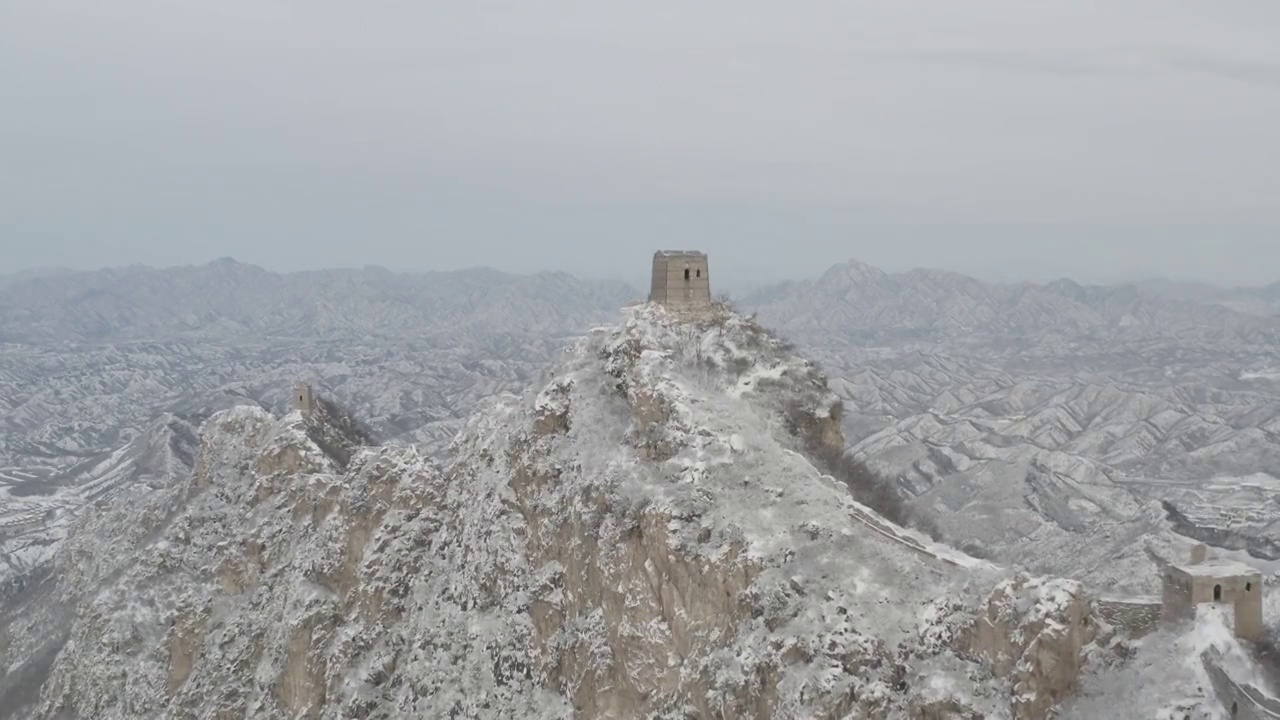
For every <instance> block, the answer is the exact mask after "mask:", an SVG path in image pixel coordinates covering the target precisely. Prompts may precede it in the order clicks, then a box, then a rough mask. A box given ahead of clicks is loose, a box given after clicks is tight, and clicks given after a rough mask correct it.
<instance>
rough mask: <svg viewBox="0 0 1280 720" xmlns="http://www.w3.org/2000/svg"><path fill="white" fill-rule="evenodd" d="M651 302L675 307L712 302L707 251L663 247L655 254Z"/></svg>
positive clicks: (706, 305)
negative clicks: (666, 248) (676, 249)
mask: <svg viewBox="0 0 1280 720" xmlns="http://www.w3.org/2000/svg"><path fill="white" fill-rule="evenodd" d="M649 302H654V303H659V304H661V305H665V306H667V307H670V308H674V309H694V308H701V307H709V306H710V305H711V276H710V272H709V271H708V268H707V256H706V254H705V253H700V252H695V251H675V250H659V251H658V252H656V253H654V254H653V277H652V282H651V283H650V286H649Z"/></svg>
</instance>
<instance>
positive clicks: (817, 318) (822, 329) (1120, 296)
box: [742, 261, 1280, 341]
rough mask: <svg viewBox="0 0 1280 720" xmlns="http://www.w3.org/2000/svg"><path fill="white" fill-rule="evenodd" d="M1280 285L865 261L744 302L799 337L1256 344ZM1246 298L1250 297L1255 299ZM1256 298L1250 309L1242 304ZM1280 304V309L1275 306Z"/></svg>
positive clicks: (1271, 319) (1268, 330)
mask: <svg viewBox="0 0 1280 720" xmlns="http://www.w3.org/2000/svg"><path fill="white" fill-rule="evenodd" d="M1276 287H1277V286H1271V287H1269V288H1262V289H1258V290H1256V291H1230V290H1222V291H1221V292H1220V293H1218V294H1215V295H1213V296H1211V297H1210V296H1203V295H1198V294H1197V293H1195V292H1191V291H1189V290H1186V291H1184V290H1182V289H1180V288H1179V287H1178V286H1174V285H1160V284H1153V285H1151V286H1150V287H1146V286H1143V285H1138V284H1123V285H1108V286H1096V285H1095V286H1086V285H1080V284H1078V283H1076V282H1074V281H1071V280H1065V279H1064V280H1057V281H1054V282H1051V283H1047V284H1033V283H1020V284H1016V285H1004V284H996V283H985V282H982V281H979V280H976V279H974V278H972V277H969V276H967V275H961V274H958V273H952V272H945V271H940V270H912V271H910V272H905V273H897V274H890V273H886V272H883V271H881V270H879V269H877V268H874V267H871V266H869V265H864V264H862V263H858V262H856V261H851V262H847V263H844V264H841V265H836V266H834V267H832V268H831V269H830V270H828V271H827V272H826V273H824V274H823V275H822V276H821V277H819V278H817V279H816V280H803V281H796V282H789V283H782V284H779V285H775V286H771V287H768V288H764V289H761V290H759V291H757V292H755V293H753V294H751V295H750V296H748V297H746V298H743V300H742V304H743V305H744V306H746V307H749V308H751V309H753V310H756V311H758V312H759V314H760V316H761V318H762V319H763V320H764V321H765V322H767V323H769V324H771V325H774V326H776V327H779V328H783V329H785V330H787V331H788V332H794V333H802V334H803V333H818V334H822V333H831V332H837V333H845V334H848V333H855V334H859V333H860V334H871V335H885V334H892V335H903V336H910V335H914V336H930V337H959V336H965V335H973V334H980V335H983V336H993V335H994V336H1009V335H1014V336H1050V335H1057V336H1065V335H1079V334H1090V335H1102V336H1111V335H1122V336H1124V337H1127V338H1130V339H1131V338H1133V337H1135V336H1149V335H1153V334H1155V335H1159V334H1170V333H1172V334H1181V333H1187V332H1190V333H1193V334H1195V335H1197V336H1201V337H1205V338H1212V337H1225V336H1229V337H1235V338H1239V339H1241V340H1245V341H1250V340H1253V339H1255V336H1256V334H1258V333H1263V334H1265V335H1266V337H1267V338H1275V337H1280V317H1277V315H1278V314H1280V293H1277V292H1275V289H1276ZM1246 293H1247V294H1246ZM1245 297H1249V298H1252V299H1253V303H1252V304H1248V309H1249V312H1244V311H1242V310H1241V309H1240V307H1235V306H1233V304H1232V303H1230V302H1228V300H1229V299H1232V298H1234V299H1235V302H1234V305H1237V306H1242V307H1243V306H1244V305H1245V302H1244V300H1243V298H1245ZM1272 300H1274V304H1268V302H1270V301H1272Z"/></svg>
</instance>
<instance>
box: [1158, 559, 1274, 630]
mask: <svg viewBox="0 0 1280 720" xmlns="http://www.w3.org/2000/svg"><path fill="white" fill-rule="evenodd" d="M1161 580H1162V583H1161V584H1162V585H1163V596H1162V598H1161V605H1162V608H1161V617H1162V618H1163V619H1164V620H1165V621H1166V622H1175V621H1177V620H1181V619H1185V618H1192V617H1195V614H1196V606H1197V605H1203V604H1207V603H1214V604H1217V603H1231V604H1232V605H1233V606H1234V607H1235V634H1236V637H1238V638H1241V639H1244V640H1259V639H1261V638H1262V633H1263V625H1262V573H1260V572H1258V571H1257V570H1254V569H1253V568H1251V567H1249V566H1248V565H1245V564H1244V563H1239V562H1234V561H1231V560H1219V559H1213V560H1210V559H1208V558H1207V552H1206V549H1205V547H1204V546H1203V545H1197V546H1195V547H1194V548H1192V550H1191V562H1189V563H1187V564H1186V565H1170V566H1168V567H1166V568H1165V570H1164V576H1163V577H1162V578H1161Z"/></svg>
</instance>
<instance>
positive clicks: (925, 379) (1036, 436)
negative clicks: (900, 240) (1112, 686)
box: [745, 263, 1280, 592]
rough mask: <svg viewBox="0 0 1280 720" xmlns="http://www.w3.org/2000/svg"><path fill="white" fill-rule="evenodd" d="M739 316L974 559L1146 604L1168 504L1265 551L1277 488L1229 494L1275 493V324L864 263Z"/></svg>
mask: <svg viewBox="0 0 1280 720" xmlns="http://www.w3.org/2000/svg"><path fill="white" fill-rule="evenodd" d="M745 302H746V303H748V304H751V308H752V309H753V310H756V311H758V312H759V316H760V319H761V321H762V322H763V323H765V324H766V325H769V326H771V327H775V328H777V329H778V330H780V331H781V332H782V333H783V334H785V335H786V336H788V337H789V338H791V339H793V340H795V341H796V342H797V344H798V345H799V346H801V347H802V348H804V351H805V352H806V354H808V355H809V356H811V357H813V358H815V359H816V360H818V361H820V362H821V363H822V364H823V366H824V367H825V368H826V369H827V371H828V373H829V374H830V375H831V376H832V378H833V381H832V389H833V390H834V391H835V392H836V393H837V394H838V395H839V396H840V397H841V398H842V399H844V400H845V403H846V406H847V407H848V408H849V412H848V413H846V416H845V423H844V424H845V430H846V433H847V434H848V436H849V437H850V439H851V440H852V441H853V443H854V447H855V451H856V452H857V454H858V455H859V457H862V458H864V459H866V460H867V461H869V462H870V463H872V464H873V465H874V466H876V467H877V468H879V469H880V470H881V471H883V472H886V473H888V474H891V475H893V476H896V477H899V478H901V481H902V486H903V488H904V490H905V491H907V492H909V493H910V494H911V495H912V496H913V497H915V500H914V501H913V502H914V504H915V505H917V507H919V508H920V509H922V510H923V511H925V512H927V513H928V514H930V515H932V516H933V517H934V518H935V520H936V522H937V523H938V524H939V526H940V527H941V528H942V529H943V532H944V534H945V535H946V536H947V537H948V538H949V539H950V540H952V541H953V542H956V543H957V544H961V545H963V546H964V547H966V548H968V549H970V550H972V551H973V552H976V553H979V554H982V555H990V556H992V557H996V558H1000V559H1002V560H1006V561H1009V562H1014V563H1020V564H1027V565H1030V566H1031V567H1034V568H1035V569H1037V570H1039V571H1042V572H1050V573H1064V574H1068V575H1071V576H1074V577H1082V578H1087V579H1091V580H1093V581H1096V582H1099V583H1114V584H1115V585H1116V587H1115V589H1116V590H1117V591H1120V590H1130V591H1142V592H1150V591H1152V590H1153V589H1154V588H1153V587H1151V586H1150V584H1151V583H1153V582H1154V576H1153V574H1152V573H1150V572H1147V571H1144V570H1139V569H1138V567H1136V565H1141V564H1144V563H1148V562H1150V561H1149V560H1147V559H1144V558H1146V557H1147V556H1148V555H1150V554H1152V553H1154V554H1155V555H1157V556H1160V557H1166V558H1167V557H1168V552H1169V550H1168V548H1167V547H1165V544H1166V543H1165V541H1164V540H1163V539H1161V537H1162V535H1163V534H1164V530H1162V529H1161V528H1166V529H1167V528H1168V527H1171V525H1169V523H1167V522H1166V521H1165V516H1167V515H1170V514H1173V513H1167V512H1165V511H1164V510H1162V509H1161V508H1160V506H1159V503H1160V502H1161V501H1164V502H1168V503H1170V507H1171V508H1172V510H1173V511H1174V513H1180V516H1177V517H1181V518H1185V519H1186V522H1178V523H1176V524H1175V525H1173V526H1174V527H1177V528H1178V529H1179V531H1182V532H1185V533H1187V534H1189V535H1191V536H1193V537H1197V538H1201V539H1204V540H1206V541H1208V542H1211V543H1214V544H1217V545H1221V546H1223V547H1227V548H1232V549H1246V548H1247V549H1249V550H1250V551H1253V552H1255V553H1258V554H1259V556H1260V558H1263V559H1265V558H1273V557H1274V555H1275V553H1274V552H1273V550H1271V549H1270V548H1274V547H1275V543H1276V541H1278V540H1280V536H1277V535H1276V534H1275V528H1276V527H1280V524H1277V522H1278V521H1280V512H1277V511H1276V507H1277V505H1276V504H1275V503H1274V502H1271V501H1269V500H1268V499H1267V498H1269V497H1271V494H1270V491H1269V490H1265V489H1260V490H1254V491H1246V489H1244V488H1242V487H1241V484H1240V483H1236V482H1234V481H1232V480H1231V479H1232V478H1248V477H1254V476H1259V475H1261V476H1263V477H1269V478H1274V477H1280V383H1278V382H1277V380H1276V378H1277V377H1280V375H1275V374H1273V373H1272V372H1271V371H1270V369H1271V368H1273V367H1274V366H1275V360H1274V358H1276V357H1278V356H1280V341H1278V340H1277V336H1276V334H1275V327H1276V323H1277V322H1278V319H1280V316H1277V315H1275V314H1271V315H1265V314H1263V315H1246V314H1242V313H1237V312H1233V311H1232V310H1230V309H1227V308H1224V307H1222V306H1221V305H1218V304H1214V303H1210V302H1201V301H1199V300H1197V299H1195V298H1194V297H1193V296H1191V297H1189V296H1184V295H1178V296H1175V297H1168V294H1167V293H1156V292H1150V291H1147V290H1145V289H1144V288H1143V287H1140V286H1114V287H1084V286H1079V285H1076V284H1075V283H1071V282H1068V281H1061V282H1057V283H1051V284H1048V285H1032V284H1023V285H994V284H990V283H982V282H980V281H978V280H975V279H973V278H967V277H964V276H960V275H955V274H952V273H942V272H937V271H924V270H921V271H913V272H910V273H900V274H889V273H884V272H881V271H879V270H876V269H874V268H869V267H867V266H865V265H861V264H859V263H848V264H845V265H841V266H837V267H835V268H832V269H831V270H830V271H829V272H827V273H826V274H824V275H823V276H822V278H820V279H818V280H815V281H812V282H803V283H792V284H788V285H785V286H781V287H776V288H772V289H768V290H765V291H761V292H760V293H757V294H756V295H754V296H753V297H751V298H749V299H748V300H747V301H745ZM1273 484H1274V483H1272V482H1271V481H1270V480H1266V481H1265V482H1263V483H1260V484H1255V487H1257V488H1267V487H1271V486H1272V485H1273ZM1251 498H1252V500H1251ZM1246 505H1247V507H1246ZM1125 556H1127V557H1129V558H1131V560H1132V562H1134V563H1135V566H1131V567H1129V568H1128V569H1127V570H1122V568H1124V567H1125V565H1126V564H1127V562H1128V561H1123V560H1122V557H1125ZM1271 569H1274V568H1271ZM1143 584H1146V585H1147V587H1142V585H1143Z"/></svg>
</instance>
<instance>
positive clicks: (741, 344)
mask: <svg viewBox="0 0 1280 720" xmlns="http://www.w3.org/2000/svg"><path fill="white" fill-rule="evenodd" d="M839 416H840V405H839V402H838V400H837V399H836V398H835V396H833V395H832V394H831V393H830V392H829V391H828V390H827V387H826V382H825V378H824V377H823V375H822V373H821V372H820V371H819V370H818V369H817V368H816V367H814V366H813V365H812V364H811V363H809V362H807V361H805V360H803V359H800V358H798V357H796V356H795V355H794V354H792V353H791V352H790V351H789V350H788V349H787V348H786V347H785V346H784V345H783V344H781V343H779V342H778V341H776V340H775V339H773V338H772V337H770V336H769V335H768V334H767V333H765V332H764V331H763V330H761V329H760V328H759V327H758V326H757V325H755V324H754V323H753V322H751V321H749V320H746V319H744V318H742V317H739V316H737V315H734V314H732V313H729V312H727V311H723V310H717V311H715V312H712V313H708V314H707V315H706V316H704V317H701V318H698V319H696V320H684V321H678V320H676V319H674V318H672V317H669V316H667V315H666V314H665V313H664V312H663V311H662V310H661V309H660V308H654V307H640V308H635V309H633V310H631V311H630V312H629V314H628V316H627V318H626V320H625V322H624V323H623V324H622V325H621V326H620V327H617V328H608V329H601V330H599V331H597V332H595V333H594V334H593V335H592V336H591V337H589V338H587V339H585V340H583V341H582V342H581V343H579V344H578V345H576V346H575V347H574V348H573V349H571V350H570V351H569V352H568V353H567V354H566V356H565V358H564V359H563V361H562V362H561V363H559V364H558V365H557V366H556V367H555V368H554V369H553V370H551V371H549V372H548V373H547V375H546V376H545V377H544V378H543V379H542V380H541V381H540V382H538V383H537V384H536V385H535V387H534V388H533V389H531V390H530V391H529V392H528V393H526V394H525V395H524V396H522V397H514V396H506V397H502V398H496V399H494V400H493V401H491V402H489V403H488V405H487V407H486V408H484V409H483V410H482V411H481V412H480V413H479V414H477V415H476V416H475V417H474V418H473V419H472V420H471V421H470V422H469V424H468V426H467V428H466V429H465V430H464V431H463V433H462V434H461V435H460V436H459V437H458V439H457V441H456V442H455V444H454V447H453V448H452V453H451V454H452V461H451V463H450V465H449V466H448V467H447V468H445V469H444V470H439V469H437V468H436V467H435V466H433V465H432V463H431V462H430V461H428V460H427V459H425V458H423V457H422V456H420V455H419V454H418V453H417V452H416V451H414V450H413V449H410V448H401V447H391V446H386V447H374V448H368V447H366V448H354V447H353V446H354V445H356V444H358V438H355V437H350V436H348V435H347V434H344V431H343V429H342V426H341V424H324V425H323V427H320V428H317V427H315V425H314V422H317V421H314V420H313V423H312V424H308V422H307V421H305V420H303V419H302V418H301V416H300V415H297V414H293V415H289V416H286V417H284V418H275V417H273V416H271V415H270V414H268V413H266V412H265V411H262V410H260V409H257V408H248V407H242V408H235V409H232V410H228V411H224V412H221V413H219V414H217V415H215V416H214V417H213V418H211V419H210V420H209V421H208V422H207V423H206V424H205V427H204V429H203V432H202V438H201V444H200V450H199V454H198V458H197V461H196V467H195V470H194V472H193V474H192V477H191V479H190V482H189V483H186V484H182V485H175V486H174V487H171V488H168V489H166V490H164V491H163V492H159V493H156V494H153V495H151V496H149V497H148V498H147V499H146V500H145V502H141V503H138V502H134V503H131V504H126V503H117V504H114V505H112V506H111V507H109V508H105V509H103V511H102V512H101V513H98V514H96V515H94V516H93V517H91V518H88V519H87V520H86V521H85V523H84V524H83V526H82V527H81V528H79V529H78V530H77V531H76V532H75V533H74V535H73V537H72V538H70V539H69V540H68V542H67V545H66V547H65V548H64V550H63V552H62V553H61V554H60V558H59V573H58V575H57V577H56V578H54V579H51V580H50V581H49V583H47V584H46V585H44V586H42V588H41V589H40V591H39V592H40V593H42V594H40V595H35V594H33V595H31V596H30V597H29V598H28V599H27V600H28V608H29V609H28V611H26V612H22V613H18V614H15V615H14V616H12V617H10V618H7V619H6V620H5V622H4V624H3V625H0V628H2V632H0V662H3V664H4V666H5V667H16V666H21V667H23V668H26V672H27V673H28V674H27V677H30V678H32V679H33V680H38V681H39V682H38V683H36V684H38V685H39V686H40V690H39V693H38V696H36V695H35V694H34V693H29V694H28V695H26V696H23V697H19V696H18V694H17V693H16V692H15V693H12V694H11V695H9V696H7V697H3V698H0V699H5V700H9V701H10V702H6V703H0V706H3V707H6V708H10V709H8V710H6V711H5V712H7V713H8V717H13V718H26V717H40V718H51V717H66V718H78V717H83V718H89V717H93V718H126V717H128V718H139V717H190V718H196V717H200V718H207V717H214V718H240V717H255V718H286V717H288V718H296V717H306V718H347V717H370V718H379V717H382V718H392V717H457V718H511V717H528V718H556V717H562V718H569V717H576V718H632V717H656V718H694V717H697V718H704V717H705V718H730V717H733V718H738V717H748V718H795V717H815V718H846V717H857V718H885V719H888V718H915V719H918V720H923V719H927V718H944V717H945V718H950V717H965V718H987V717H990V718H997V717H1010V716H1012V717H1017V718H1020V719H1036V718H1044V717H1047V716H1048V714H1049V713H1050V711H1051V709H1052V708H1053V707H1055V706H1056V705H1058V704H1059V703H1060V702H1061V701H1062V700H1063V698H1066V697H1068V696H1069V695H1070V694H1071V693H1072V691H1073V689H1074V688H1075V687H1076V685H1077V682H1078V679H1079V677H1080V675H1081V669H1082V667H1083V666H1084V663H1085V659H1086V658H1087V657H1088V656H1089V653H1090V652H1091V650H1090V649H1089V648H1090V643H1091V642H1092V641H1093V633H1094V631H1093V630H1092V623H1093V620H1092V618H1091V617H1090V615H1089V603H1088V601H1087V599H1086V598H1085V597H1084V594H1083V591H1082V590H1081V589H1080V588H1079V586H1078V585H1076V584H1074V583H1070V582H1066V581H1046V580H1031V579H1027V578H1022V577H1015V578H1009V577H1008V573H1007V572H1006V571H1004V570H1002V569H1000V568H997V567H995V566H993V565H990V564H988V563H985V562H982V561H978V560H975V559H973V558H971V557H968V556H966V555H964V554H962V553H959V552H957V551H955V550H952V549H950V548H947V547H945V546H941V545H938V544H936V543H934V542H933V541H931V540H930V539H929V538H927V537H924V536H923V535H921V534H919V533H917V532H914V531H912V530H909V529H906V528H902V527H899V526H897V525H895V524H894V523H892V522H890V521H889V520H887V519H885V518H884V517H882V516H880V515H879V514H877V513H876V512H875V511H874V510H873V509H872V508H870V507H868V506H867V505H864V504H863V503H861V502H859V500H858V498H856V497H854V496H851V494H850V492H849V489H848V488H847V487H846V486H845V485H844V484H843V483H841V482H838V481H837V480H836V479H835V478H832V477H830V476H826V475H824V474H823V473H822V472H820V471H819V470H817V469H816V467H815V465H814V462H813V461H811V460H810V458H809V457H808V455H807V454H808V453H812V452H814V451H815V448H817V449H823V448H830V447H832V446H836V445H839V444H841V443H842V442H843V438H842V436H841V435H840V430H839V428H840V417H839ZM318 422H321V423H325V421H324V420H323V418H321V419H320V420H318ZM318 440H319V442H318ZM993 587H995V588H996V590H995V592H994V593H992V592H991V588H993ZM984 598H986V599H985V600H984ZM37 606H38V609H37ZM55 609H56V610H57V613H58V614H57V616H56V617H55V616H54V610H55ZM54 627H60V628H64V629H65V630H64V633H65V634H64V635H63V638H64V639H63V642H62V644H61V645H59V646H54V647H52V652H47V650H48V649H49V648H48V647H47V646H46V645H42V640H41V638H42V637H45V636H46V635H47V633H48V631H49V630H50V628H54ZM42 649H44V650H45V651H46V653H45V654H44V655H41V654H40V653H41V651H42ZM31 686H32V684H31V683H28V684H27V685H26V687H31ZM3 691H4V689H3V686H0V692H3ZM19 701H20V702H19ZM13 708H17V709H13ZM3 715H4V713H3V712H0V716H3Z"/></svg>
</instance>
